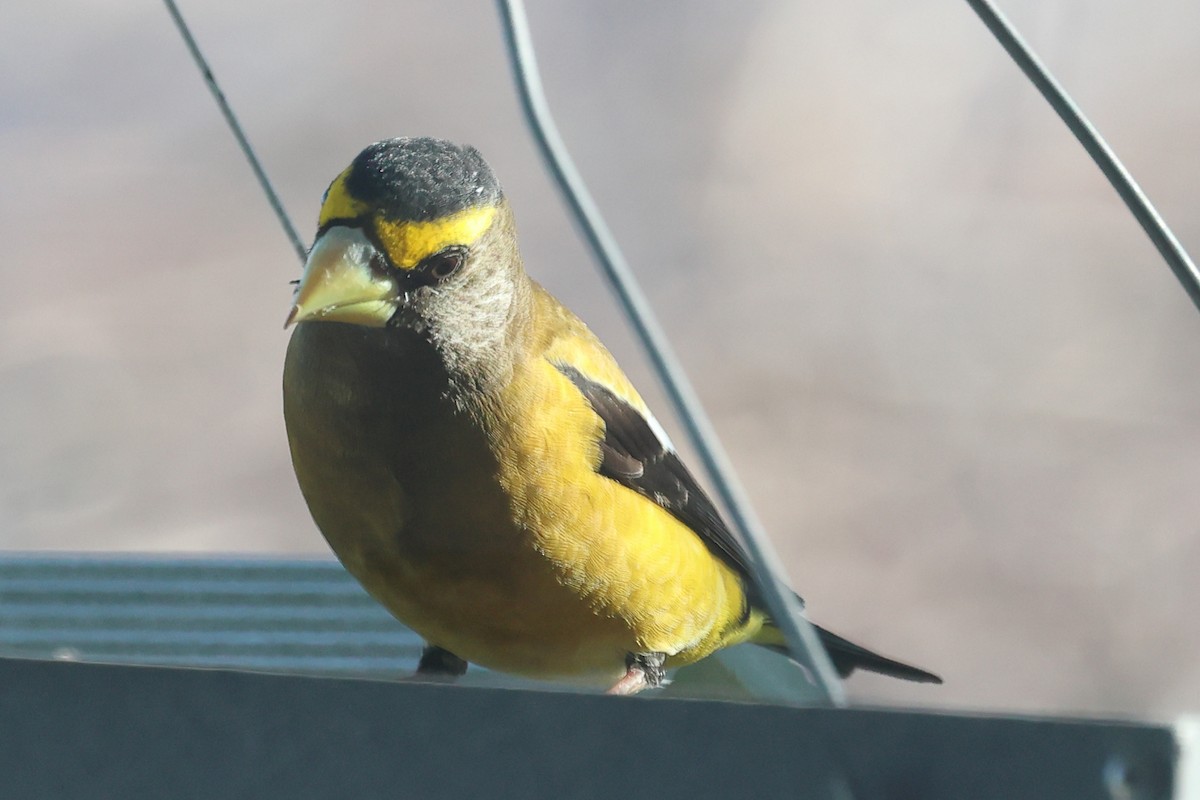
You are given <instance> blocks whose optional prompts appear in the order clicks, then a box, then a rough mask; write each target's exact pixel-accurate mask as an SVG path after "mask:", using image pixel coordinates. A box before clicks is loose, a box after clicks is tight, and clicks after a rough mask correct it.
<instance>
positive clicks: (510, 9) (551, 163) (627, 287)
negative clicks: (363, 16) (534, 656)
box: [497, 0, 846, 706]
mask: <svg viewBox="0 0 1200 800" xmlns="http://www.w3.org/2000/svg"><path fill="white" fill-rule="evenodd" d="M497 2H498V5H499V8H500V18H501V20H502V21H503V24H504V41H505V44H506V46H507V48H506V49H507V51H508V55H509V58H510V60H511V62H512V67H513V72H514V74H515V77H516V83H517V89H518V92H519V94H520V96H521V105H522V107H523V109H524V110H525V117H526V120H527V121H528V122H529V126H530V128H531V129H532V133H533V136H534V139H536V140H537V143H538V147H539V149H540V150H541V151H542V156H543V157H544V158H545V161H546V165H547V166H548V167H549V169H550V173H551V175H552V176H553V177H554V180H555V182H556V183H557V184H558V187H559V189H560V190H561V191H562V194H563V197H564V198H565V199H566V201H567V204H568V205H569V206H570V208H571V211H572V213H573V215H574V217H575V221H576V223H577V224H578V225H579V228H580V231H581V232H582V233H583V235H584V237H585V238H586V239H587V242H588V244H589V245H590V246H591V248H592V251H593V253H594V254H595V256H596V259H597V261H598V262H599V264H600V267H601V269H602V271H603V272H604V275H605V277H606V278H608V281H609V283H610V284H611V285H612V288H613V291H614V292H615V293H616V295H617V299H618V300H619V301H620V304H621V307H622V308H623V309H624V310H625V314H626V316H627V317H628V319H629V321H630V323H631V324H632V325H633V327H634V330H635V331H636V332H637V335H638V338H639V339H640V340H641V342H642V346H643V347H644V348H645V350H646V352H647V354H648V355H649V356H650V360H651V363H652V364H653V365H654V368H655V370H656V371H657V372H658V377H659V379H660V380H661V382H662V384H663V387H664V388H665V389H666V391H667V395H668V397H669V398H670V399H671V402H672V404H673V405H674V407H675V411H676V413H677V414H678V415H679V419H680V421H681V422H682V423H683V426H684V429H685V430H686V431H687V434H688V438H689V439H690V440H691V442H692V445H693V446H694V447H695V448H696V452H697V454H698V455H699V456H700V460H701V461H702V462H703V464H704V469H705V471H706V472H707V473H708V475H709V477H710V478H711V479H712V483H713V488H714V490H715V491H716V493H717V494H718V495H719V496H720V498H721V502H722V503H723V504H724V506H725V508H726V509H727V510H728V512H729V517H730V519H731V520H732V522H733V525H734V528H735V529H736V530H737V531H738V533H740V534H741V538H742V542H743V544H745V546H746V551H747V553H748V554H749V556H750V563H751V566H752V567H753V569H754V572H755V576H756V577H757V578H758V582H759V584H760V588H761V590H762V593H763V599H764V600H765V601H766V602H767V606H768V609H769V611H770V612H771V618H772V619H773V620H774V622H775V624H776V625H777V626H778V627H779V629H780V631H781V632H782V633H783V636H784V640H785V641H786V642H787V645H788V650H789V652H790V654H791V656H792V658H793V659H794V660H795V661H797V662H798V663H799V664H800V665H801V666H803V667H804V668H806V670H807V671H808V674H809V676H810V678H811V679H812V681H813V682H814V684H815V687H816V689H817V690H818V691H819V692H820V693H821V696H822V697H821V699H823V700H824V701H826V702H827V703H829V704H830V705H835V706H842V705H845V702H846V701H845V695H844V692H843V691H842V684H841V681H840V680H839V679H838V676H837V672H836V671H835V670H834V668H833V664H832V662H831V661H830V660H829V656H828V654H827V653H826V652H825V648H824V647H822V645H821V641H820V639H819V638H818V636H817V632H816V631H815V630H814V629H813V627H812V625H811V624H810V623H809V622H808V620H807V619H805V618H804V615H803V614H801V613H800V610H801V604H800V601H799V598H797V597H796V596H795V594H794V593H792V591H791V590H790V589H788V588H787V586H785V585H784V583H783V581H782V580H781V579H780V577H779V576H780V575H782V574H783V569H782V566H781V564H780V561H779V556H778V555H776V554H775V551H774V549H773V548H772V547H771V543H770V540H769V539H768V538H767V534H766V530H765V529H764V528H763V526H762V523H760V522H759V521H758V518H757V517H756V515H755V514H754V511H753V509H752V508H751V507H750V503H749V501H748V500H747V499H746V495H745V492H744V490H743V489H742V487H741V486H740V485H739V484H738V481H737V478H736V477H735V476H734V473H733V469H732V467H731V466H730V465H729V459H728V457H727V456H726V454H725V451H724V449H723V448H722V447H721V443H720V441H719V440H718V439H717V435H716V433H715V432H714V430H713V427H712V423H711V422H709V419H708V416H707V415H706V414H705V412H704V409H703V408H702V407H701V405H700V401H699V400H698V399H697V397H696V392H695V390H694V389H693V388H692V385H691V382H690V381H689V380H688V378H687V376H686V375H685V374H684V371H683V369H682V367H680V366H679V361H678V359H677V358H676V357H675V353H674V352H673V351H672V349H671V345H670V343H669V342H668V340H667V337H666V334H665V333H663V330H662V327H661V326H660V325H659V324H658V320H657V318H656V317H655V314H654V311H653V310H652V309H651V308H650V303H649V301H647V300H646V296H645V295H644V294H643V293H642V290H641V288H640V287H639V286H638V283H637V279H636V278H635V277H634V275H633V272H632V270H630V268H629V265H628V264H627V263H626V261H625V258H624V256H622V255H621V250H620V248H619V247H618V246H617V243H616V240H615V239H614V238H613V236H612V233H610V232H609V230H608V226H607V225H605V223H604V220H603V218H602V217H601V216H600V211H599V210H598V209H597V207H596V204H595V203H594V202H593V200H592V197H591V195H590V194H589V193H588V190H587V187H586V186H585V185H584V183H583V178H582V177H581V176H580V174H579V171H578V170H577V169H576V168H575V165H574V163H573V162H572V161H571V156H570V155H569V154H568V153H567V148H566V145H565V144H563V141H562V137H561V136H559V133H558V128H557V127H556V126H555V124H554V119H553V117H552V116H551V114H550V107H549V104H548V103H547V102H546V96H545V93H544V91H543V90H542V82H541V77H540V75H539V74H538V68H537V60H536V59H535V57H534V52H533V40H532V37H531V36H530V33H529V23H528V20H527V19H526V17H525V8H524V4H523V3H522V2H521V0H497Z"/></svg>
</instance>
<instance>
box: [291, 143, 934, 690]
mask: <svg viewBox="0 0 1200 800" xmlns="http://www.w3.org/2000/svg"><path fill="white" fill-rule="evenodd" d="M293 323H298V324H297V326H296V329H295V331H294V332H293V334H292V338H291V341H290V343H289V346H288V352H287V360H286V364H285V367H284V373H283V396H284V417H285V419H286V422H287V431H288V439H289V441H290V444H291V453H292V463H293V464H294V466H295V470H296V477H297V479H298V480H299V483H300V488H301V490H302V492H303V494H304V497H305V500H306V501H307V503H308V507H309V510H310V511H311V512H312V515H313V518H314V520H315V521H316V523H317V526H318V527H319V528H320V529H321V532H322V533H323V534H324V536H325V538H326V539H327V540H328V541H329V544H330V546H331V547H332V548H333V551H334V553H336V554H337V556H338V558H340V559H341V561H342V563H343V564H344V565H345V566H346V569H347V570H349V571H350V573H351V574H352V575H354V576H355V577H356V578H357V579H358V580H359V581H360V582H361V583H362V584H363V586H365V587H366V589H367V591H369V592H370V593H371V594H372V595H373V596H374V597H375V598H376V599H377V600H378V601H379V602H380V603H382V604H383V605H384V606H385V607H387V609H388V610H389V611H391V613H392V614H394V615H395V616H396V617H397V618H398V619H399V620H400V621H401V622H403V623H404V624H405V625H408V626H409V627H410V628H412V629H413V630H414V631H416V632H417V633H418V634H419V635H420V636H421V637H422V638H424V639H425V641H426V642H427V643H428V646H427V647H426V649H425V651H424V654H423V655H422V658H421V662H420V665H419V667H418V674H426V675H437V674H441V675H449V676H457V675H461V674H462V673H463V672H465V671H466V668H467V664H468V663H469V662H473V663H476V664H479V665H481V666H485V667H488V668H489V669H494V670H499V671H502V672H509V673H515V674H519V675H526V676H531V677H538V678H554V679H571V680H575V681H579V682H590V683H595V684H600V685H604V686H609V687H610V689H609V691H610V692H613V693H619V694H627V693H633V692H636V691H639V690H641V689H643V688H646V687H654V686H657V685H659V684H661V682H662V680H663V677H664V674H665V670H667V669H670V668H672V667H677V666H682V665H685V664H690V663H693V662H695V661H698V660H699V659H702V658H704V657H705V656H707V655H709V654H711V653H713V652H714V651H716V650H718V649H720V648H722V647H728V646H729V645H733V644H737V643H740V642H754V643H757V644H762V645H765V646H767V647H773V648H776V649H781V648H782V646H783V639H782V637H781V635H780V633H779V631H778V629H776V628H775V627H774V626H773V625H772V624H771V620H770V618H769V617H768V614H767V611H766V609H765V607H764V604H763V602H762V600H761V598H760V596H759V592H758V589H757V587H756V586H755V579H754V576H753V574H752V572H751V570H750V568H749V564H748V561H747V557H746V555H745V553H744V552H743V550H742V547H741V546H740V544H739V543H738V541H737V540H736V539H735V538H734V536H733V535H732V534H731V533H730V531H729V529H728V528H727V527H726V526H725V524H724V523H723V522H722V520H721V517H720V516H719V514H718V513H717V510H716V508H715V507H714V506H713V504H712V503H711V502H710V501H709V499H708V498H707V497H706V496H705V494H704V492H703V491H702V490H701V489H700V487H699V485H697V483H696V481H695V479H694V478H693V477H692V476H691V474H690V473H689V472H688V470H687V468H686V467H684V465H683V463H682V462H681V461H680V459H679V456H678V455H677V454H676V452H675V450H674V448H673V447H672V445H671V442H670V440H669V439H668V438H667V435H666V433H665V432H664V431H663V429H662V427H661V426H660V425H659V424H658V422H657V421H656V420H655V418H654V416H653V415H652V414H651V413H650V411H649V409H647V408H646V404H645V403H644V402H642V398H641V397H639V396H638V393H637V391H636V390H635V389H634V388H633V386H632V385H630V383H629V380H628V379H627V378H626V377H625V375H624V374H623V373H622V372H621V368H620V367H619V366H617V363H616V361H615V360H614V359H613V357H612V356H611V355H610V354H609V352H608V351H607V350H606V349H605V348H604V345H602V344H601V343H600V341H599V340H598V339H597V338H596V337H595V336H594V335H593V334H592V332H591V331H589V330H588V328H587V327H586V326H585V325H584V324H583V323H582V322H581V321H580V320H579V319H578V318H577V317H576V316H575V315H574V314H572V313H571V312H570V311H569V310H567V309H566V308H565V307H564V306H563V305H562V304H561V303H559V302H558V301H557V300H555V299H554V298H553V297H552V296H551V295H550V294H549V293H548V292H546V290H545V289H543V288H542V287H541V286H539V285H538V284H537V283H535V282H534V281H533V280H532V279H530V277H529V276H528V275H527V274H526V273H525V270H524V267H523V266H522V263H521V257H520V254H519V253H518V250H517V235H516V228H515V225H514V221H513V214H512V211H511V209H510V208H509V205H508V203H507V201H506V200H505V197H504V194H503V192H502V191H501V189H500V185H499V183H498V182H497V181H496V178H495V176H494V175H493V174H492V170H491V169H490V168H489V167H488V165H487V163H486V162H485V161H484V160H483V158H482V157H481V156H480V154H479V153H478V152H477V151H476V150H475V149H473V148H471V147H460V146H457V145H454V144H451V143H449V142H445V141H441V140H437V139H416V138H414V139H390V140H387V141H383V142H378V143H376V144H373V145H371V146H370V147H368V148H367V149H365V150H364V151H363V152H362V153H360V154H359V155H358V157H357V158H355V159H354V162H353V163H352V164H351V165H350V166H349V167H348V168H347V169H346V170H345V171H344V172H342V173H341V174H340V175H339V176H338V177H337V178H336V179H335V180H334V181H333V183H332V184H331V185H330V186H329V189H328V190H327V191H326V193H325V199H324V202H323V204H322V206H321V212H320V221H319V227H318V230H317V236H316V241H315V243H314V244H313V247H312V250H311V251H310V252H309V256H308V261H307V264H306V265H305V267H304V273H303V277H302V278H301V279H300V283H299V286H298V287H297V289H296V294H295V298H294V305H293V307H292V310H291V314H290V315H289V316H288V319H287V324H288V325H291V324H293ZM819 630H820V629H819ZM820 635H821V638H822V641H823V643H824V645H825V647H826V648H827V650H828V652H829V654H830V656H831V658H832V659H833V662H834V664H835V666H836V667H837V668H838V670H839V671H840V672H841V673H842V674H843V675H846V674H849V673H850V672H851V671H852V670H854V669H855V668H862V669H867V670H872V671H875V672H881V673H884V674H888V675H894V676H897V677H900V678H906V679H909V680H916V681H933V682H940V679H939V678H938V677H937V676H935V675H933V674H931V673H928V672H925V671H923V670H920V669H917V668H915V667H910V666H908V665H906V664H901V663H899V662H897V661H893V660H891V659H888V658H884V657H883V656H880V655H877V654H875V653H872V652H870V651H868V650H865V649H863V648H861V647H858V646H857V645H854V644H851V643H850V642H848V641H846V640H844V639H841V638H840V637H837V636H835V635H833V634H831V633H829V632H827V631H824V630H820Z"/></svg>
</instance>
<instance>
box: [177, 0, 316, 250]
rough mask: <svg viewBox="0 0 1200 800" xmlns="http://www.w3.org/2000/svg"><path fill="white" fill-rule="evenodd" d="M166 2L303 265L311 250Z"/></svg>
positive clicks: (182, 24)
mask: <svg viewBox="0 0 1200 800" xmlns="http://www.w3.org/2000/svg"><path fill="white" fill-rule="evenodd" d="M163 2H164V3H166V4H167V13H169V14H170V15H171V19H173V20H175V27H176V28H178V29H179V35H180V36H182V37H183V43H184V44H185V45H187V49H188V52H189V53H191V54H192V60H193V61H195V62H196V66H197V67H198V68H199V69H200V74H201V75H202V76H204V82H205V83H206V84H207V85H208V90H209V91H210V92H212V96H213V98H214V99H215V100H216V101H217V106H218V107H220V109H221V114H222V115H224V117H225V122H227V123H228V124H229V129H230V130H231V131H233V136H234V138H235V139H237V142H238V145H239V146H240V147H241V148H242V153H243V154H244V155H245V156H246V160H247V161H249V162H250V169H252V170H254V177H256V178H258V185H259V186H261V187H262V190H263V192H264V193H265V194H266V195H267V202H268V203H270V204H271V210H272V211H274V212H275V217H276V218H277V219H278V220H279V224H280V225H282V226H283V232H284V234H285V235H286V236H287V237H288V241H290V242H291V243H292V247H293V248H295V250H296V255H298V256H299V257H300V263H301V264H303V263H304V262H305V260H306V259H307V258H308V250H307V248H305V247H304V243H303V242H301V241H300V237H299V236H297V235H296V229H295V228H294V227H293V226H292V221H291V220H290V219H289V218H288V215H287V212H286V211H284V209H283V203H282V202H280V200H279V195H277V194H275V189H274V187H273V186H271V180H270V179H269V178H268V177H267V173H266V172H265V171H264V170H263V168H262V164H260V163H259V161H258V156H257V155H255V154H254V148H253V147H251V146H250V140H249V139H247V138H246V134H245V133H243V132H242V126H241V125H240V124H239V123H238V120H237V117H235V116H234V114H233V109H232V108H230V106H229V102H228V101H227V100H226V99H225V93H224V92H222V91H221V87H219V86H218V85H217V79H216V77H214V76H213V73H212V70H211V69H210V68H209V66H208V62H207V61H205V60H204V56H203V55H202V54H201V53H200V47H199V46H198V45H197V44H196V40H195V39H194V38H193V37H192V32H191V29H189V28H188V25H187V23H186V22H184V21H183V15H182V14H180V13H179V8H178V7H177V6H176V5H175V0H163Z"/></svg>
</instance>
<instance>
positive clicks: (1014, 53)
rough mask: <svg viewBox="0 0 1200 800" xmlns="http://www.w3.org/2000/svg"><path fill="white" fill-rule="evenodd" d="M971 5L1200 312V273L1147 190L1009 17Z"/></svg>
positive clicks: (978, 0) (984, 0) (985, 0)
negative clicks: (1067, 131) (1140, 227)
mask: <svg viewBox="0 0 1200 800" xmlns="http://www.w3.org/2000/svg"><path fill="white" fill-rule="evenodd" d="M967 2H968V3H969V4H970V6H971V8H972V9H973V10H974V11H975V13H976V14H978V15H979V18H980V19H981V20H983V24H984V25H986V26H987V27H988V30H990V31H991V32H992V35H993V36H995V37H996V39H997V41H999V42H1000V45H1001V47H1003V48H1004V49H1005V50H1006V51H1007V52H1008V54H1009V56H1011V57H1012V60H1013V61H1015V62H1017V66H1018V67H1020V68H1021V71H1022V72H1024V73H1025V76H1026V77H1027V78H1029V81H1030V82H1031V83H1032V84H1033V85H1034V86H1036V87H1037V90H1038V91H1039V92H1041V93H1042V97H1044V98H1046V102H1047V103H1049V104H1050V107H1051V108H1053V109H1054V111H1055V113H1056V114H1058V116H1059V118H1060V119H1061V120H1062V121H1063V122H1064V123H1066V125H1067V127H1068V128H1070V129H1071V133H1073V134H1075V138H1076V139H1078V140H1079V143H1080V144H1081V145H1083V149H1084V150H1086V151H1087V153H1088V155H1090V156H1091V157H1092V160H1093V161H1095V162H1096V166H1098V167H1099V168H1100V171H1101V172H1103V173H1104V177H1106V178H1108V182H1109V183H1110V184H1112V187H1113V188H1114V189H1116V190H1117V194H1119V195H1120V196H1121V199H1122V200H1124V201H1125V206H1126V207H1127V208H1128V209H1129V211H1130V213H1132V214H1133V216H1134V218H1135V219H1136V220H1137V221H1138V224H1139V225H1141V226H1142V230H1144V231H1145V232H1146V235H1147V236H1149V237H1150V241H1152V242H1153V243H1154V246H1155V247H1157V248H1158V252H1159V254H1160V255H1162V257H1163V259H1164V260H1165V261H1166V262H1167V266H1169V267H1170V268H1171V271H1172V272H1174V273H1175V277H1176V278H1178V279H1179V282H1180V283H1181V284H1183V290H1184V291H1185V292H1187V293H1188V297H1190V298H1191V299H1192V303H1193V304H1194V305H1195V306H1196V308H1197V310H1200V271H1197V269H1196V265H1195V263H1193V262H1192V260H1191V258H1190V257H1188V254H1187V251H1186V250H1184V249H1183V245H1181V244H1180V243H1179V240H1178V239H1176V238H1175V234H1173V233H1172V232H1171V229H1170V228H1169V227H1168V226H1167V223H1166V222H1165V221H1163V218H1162V217H1161V216H1159V213H1158V211H1156V210H1155V208H1154V206H1153V205H1152V204H1151V202H1150V199H1149V198H1148V197H1146V195H1145V193H1144V192H1143V191H1142V188H1141V187H1140V186H1138V184H1137V181H1135V180H1134V179H1133V176H1132V175H1130V174H1129V171H1128V170H1127V169H1125V166H1124V165H1123V164H1122V163H1121V161H1120V159H1118V158H1117V154H1116V153H1114V152H1113V151H1112V148H1111V147H1109V146H1108V143H1107V142H1106V141H1104V137H1103V136H1101V135H1100V132H1099V131H1097V130H1096V128H1095V127H1094V126H1093V125H1092V123H1091V122H1089V121H1088V119H1087V117H1085V116H1084V115H1083V112H1082V111H1080V110H1079V107H1078V106H1076V105H1075V102H1074V101H1073V100H1071V97H1070V95H1068V94H1067V92H1066V90H1065V89H1063V88H1062V86H1060V85H1059V83H1058V81H1056V80H1055V79H1054V76H1052V75H1051V74H1050V72H1049V70H1047V69H1046V67H1045V65H1043V64H1042V62H1041V61H1040V60H1039V59H1038V57H1037V56H1036V55H1034V53H1033V51H1032V50H1030V49H1029V45H1027V44H1026V43H1025V40H1024V39H1022V38H1021V35H1020V34H1019V33H1017V32H1016V30H1015V29H1014V28H1013V27H1012V25H1011V24H1010V23H1009V21H1008V20H1007V19H1006V18H1005V16H1004V15H1003V14H1002V13H1001V12H1000V11H999V10H997V9H996V7H995V6H993V5H992V4H991V3H990V2H989V0H967Z"/></svg>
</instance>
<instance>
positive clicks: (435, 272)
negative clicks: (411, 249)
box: [422, 247, 467, 281]
mask: <svg viewBox="0 0 1200 800" xmlns="http://www.w3.org/2000/svg"><path fill="white" fill-rule="evenodd" d="M466 260H467V251H466V250H465V249H464V248H461V247H447V248H446V249H445V250H442V251H441V252H440V253H434V254H433V255H431V256H430V257H429V258H427V259H425V262H424V264H422V266H423V267H424V268H425V272H426V273H427V274H428V275H429V277H431V278H433V279H434V280H436V281H444V280H446V279H447V278H449V277H450V276H451V275H453V274H454V273H456V272H458V271H459V269H461V268H462V265H463V262H464V261H466Z"/></svg>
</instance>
